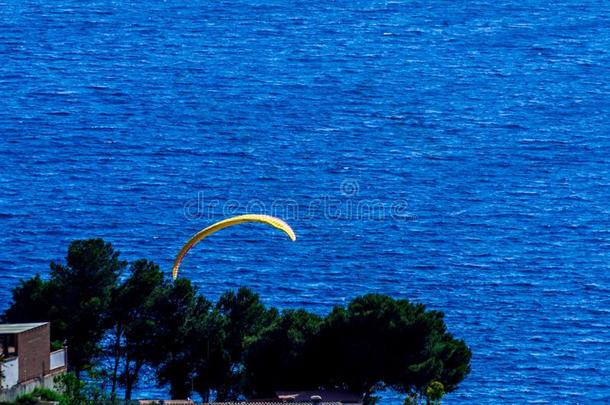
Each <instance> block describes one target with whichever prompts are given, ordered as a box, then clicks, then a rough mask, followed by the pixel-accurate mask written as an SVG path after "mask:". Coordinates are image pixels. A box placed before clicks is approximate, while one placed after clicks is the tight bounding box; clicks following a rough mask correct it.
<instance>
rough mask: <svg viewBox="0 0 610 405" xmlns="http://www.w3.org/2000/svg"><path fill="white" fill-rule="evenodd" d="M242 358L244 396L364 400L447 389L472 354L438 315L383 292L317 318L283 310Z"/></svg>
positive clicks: (466, 367) (453, 385)
mask: <svg viewBox="0 0 610 405" xmlns="http://www.w3.org/2000/svg"><path fill="white" fill-rule="evenodd" d="M246 353H247V357H246V376H247V386H248V387H249V392H248V393H251V394H254V395H256V396H258V395H262V396H265V395H269V394H271V393H273V392H274V391H276V390H278V389H283V388H284V389H286V388H288V389H293V388H294V389H311V388H312V387H326V388H347V389H349V390H352V391H354V392H359V393H363V394H364V395H365V402H369V401H371V400H372V399H373V395H374V393H375V392H376V391H378V390H380V389H385V388H391V389H393V390H396V391H399V392H403V393H405V394H414V395H415V396H418V397H422V398H425V397H426V395H427V388H428V387H429V386H430V384H431V383H432V382H433V381H438V382H439V383H442V385H443V386H444V391H446V392H451V391H453V390H455V389H456V388H457V385H458V384H459V382H461V381H462V380H463V379H464V377H465V376H466V375H467V374H468V372H469V370H470V368H469V362H470V355H471V354H470V350H469V349H468V347H467V346H466V345H465V344H464V342H463V341H461V340H456V339H454V338H453V336H452V335H451V334H449V333H448V332H447V330H446V326H445V323H444V321H443V314H442V313H441V312H438V311H427V310H426V309H425V307H424V306H423V305H421V304H412V303H410V302H409V301H407V300H395V299H393V298H391V297H388V296H385V295H366V296H363V297H359V298H356V299H355V300H354V301H352V302H351V303H350V305H349V306H348V307H347V308H335V309H334V310H333V311H332V312H331V313H330V314H329V315H328V316H327V317H326V318H325V319H323V320H322V319H320V318H318V317H315V316H313V315H311V314H309V313H307V312H304V311H288V312H286V313H285V314H283V315H282V317H281V318H280V320H279V321H277V322H275V323H274V324H273V325H272V326H271V327H270V328H268V329H266V330H264V331H263V332H262V333H261V334H260V335H259V336H258V337H257V338H255V339H253V340H252V342H251V343H250V345H249V346H248V349H247V351H246Z"/></svg>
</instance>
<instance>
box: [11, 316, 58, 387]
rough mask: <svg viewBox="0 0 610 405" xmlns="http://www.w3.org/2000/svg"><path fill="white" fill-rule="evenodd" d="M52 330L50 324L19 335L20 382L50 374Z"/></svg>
mask: <svg viewBox="0 0 610 405" xmlns="http://www.w3.org/2000/svg"><path fill="white" fill-rule="evenodd" d="M50 354H51V330H50V328H49V324H48V323H47V324H46V325H42V326H39V327H38V328H36V329H31V330H28V331H26V332H23V333H20V334H18V335H17V355H18V356H19V382H23V381H27V380H31V379H32V378H35V377H41V376H43V375H45V374H48V373H49V356H50Z"/></svg>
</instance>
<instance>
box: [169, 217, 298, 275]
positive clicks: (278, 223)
mask: <svg viewBox="0 0 610 405" xmlns="http://www.w3.org/2000/svg"><path fill="white" fill-rule="evenodd" d="M244 222H260V223H263V224H267V225H271V226H273V227H275V228H277V229H280V230H282V231H284V232H285V233H286V234H287V235H288V237H289V238H290V239H291V240H293V241H295V240H296V238H297V237H296V235H295V234H294V231H293V230H292V228H291V227H290V225H288V224H287V223H286V222H284V221H282V220H281V219H279V218H276V217H272V216H270V215H258V214H246V215H238V216H236V217H232V218H227V219H224V220H222V221H219V222H216V223H215V224H214V225H210V226H208V227H207V228H205V229H203V230H201V231H199V232H197V233H196V234H195V235H194V236H193V237H192V238H191V239H189V241H188V242H186V244H185V245H184V246H183V247H182V249H180V252H179V253H178V256H176V260H175V261H174V267H173V268H172V278H173V279H174V280H175V279H176V277H177V276H178V269H179V268H180V264H181V263H182V259H183V258H184V256H185V255H186V254H187V252H188V251H189V250H191V248H192V247H193V246H195V245H196V244H197V243H199V242H201V241H202V240H203V239H205V238H206V237H208V236H210V235H211V234H213V233H215V232H218V231H220V230H221V229H224V228H228V227H229V226H233V225H237V224H241V223H244Z"/></svg>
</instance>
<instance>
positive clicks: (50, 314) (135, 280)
mask: <svg viewBox="0 0 610 405" xmlns="http://www.w3.org/2000/svg"><path fill="white" fill-rule="evenodd" d="M126 265H127V264H126V262H124V261H122V260H120V259H119V253H118V252H116V251H115V250H114V249H113V247H112V245H111V244H109V243H105V242H104V241H103V240H101V239H89V240H79V241H74V242H72V243H71V244H70V247H69V249H68V255H67V258H66V264H56V263H52V264H51V274H50V277H49V279H48V280H45V279H43V278H42V277H41V276H39V275H36V276H35V277H33V278H31V279H29V280H26V281H22V282H21V283H20V284H19V285H18V286H17V287H16V288H15V289H14V290H13V292H12V293H13V301H12V304H11V306H10V308H8V310H7V311H6V312H5V314H4V316H3V318H4V320H5V321H8V322H16V323H18V322H36V321H51V323H52V324H51V325H52V330H51V333H52V338H53V339H54V340H55V341H59V342H62V341H64V340H66V341H67V342H68V346H69V359H70V362H69V364H70V367H71V369H72V370H73V371H74V372H75V374H74V375H72V374H70V375H69V377H66V378H67V379H66V380H65V381H63V382H62V383H63V384H64V385H65V392H67V393H69V395H72V396H73V398H72V399H71V400H73V401H76V402H74V403H75V404H86V403H87V401H93V402H92V403H95V400H93V399H92V398H94V397H95V395H94V394H93V393H87V394H84V393H83V392H84V388H83V385H82V382H81V381H79V380H78V377H79V373H80V372H81V371H85V370H87V371H91V370H92V367H93V366H97V367H98V369H101V368H103V366H100V364H102V363H97V364H96V363H95V362H96V360H98V359H99V355H100V353H101V344H100V342H102V341H104V342H105V343H106V344H107V346H106V356H107V359H108V360H110V361H109V362H107V363H104V364H110V366H109V367H107V368H105V369H104V373H106V375H108V376H109V381H110V383H111V399H112V400H114V399H116V398H115V396H116V395H115V393H116V391H117V387H118V385H121V386H122V387H124V388H125V399H127V400H129V399H130V398H131V395H132V392H133V389H134V386H135V385H136V384H137V382H138V381H139V379H140V374H141V372H142V370H143V369H144V368H145V367H146V366H149V367H150V368H151V369H152V370H154V373H155V376H156V378H157V382H158V383H159V384H160V385H168V386H169V387H170V393H171V396H172V398H186V397H188V396H190V395H191V393H192V392H193V391H196V392H197V393H199V394H200V395H201V397H202V398H203V399H204V400H205V401H207V400H209V399H210V398H211V397H212V396H214V394H215V396H216V398H217V399H218V400H233V399H237V398H238V397H240V396H243V395H246V396H255V397H264V396H269V395H272V394H273V393H274V392H275V391H276V390H280V389H315V388H322V387H324V388H345V389H349V390H352V391H355V392H359V393H362V394H363V395H365V402H366V403H373V402H374V398H375V397H374V395H375V393H376V392H377V391H379V390H381V389H386V388H389V389H393V390H396V391H398V392H402V393H404V394H405V395H406V397H407V400H406V402H409V403H418V402H421V401H422V400H427V401H440V399H441V397H442V396H443V395H444V394H445V393H449V392H452V391H454V390H455V389H457V387H458V385H459V384H460V382H461V381H462V380H463V379H464V378H465V377H466V376H467V375H468V373H469V372H470V358H471V352H470V349H469V348H468V346H467V345H466V344H465V343H464V342H463V341H462V340H459V339H456V338H454V337H453V335H452V334H451V333H449V332H448V331H447V328H446V325H445V322H444V319H443V314H442V313H441V312H439V311H431V310H427V309H426V308H425V307H424V306H423V305H421V304H415V303H411V302H409V301H407V300H400V299H393V298H391V297H389V296H386V295H380V294H371V295H365V296H362V297H358V298H356V299H354V300H353V301H352V302H351V303H350V304H349V305H348V306H347V307H346V308H343V307H336V308H334V309H333V310H332V311H331V313H330V314H328V315H327V316H326V317H320V316H317V315H314V314H311V313H309V312H306V311H305V310H288V311H284V312H283V313H282V314H279V313H278V311H277V310H276V309H273V308H267V307H265V305H264V304H263V303H262V302H261V300H260V297H259V296H258V295H257V294H255V293H254V292H252V291H251V290H249V289H247V288H240V289H239V290H238V291H236V292H234V291H230V292H227V293H225V294H223V295H222V296H221V297H220V299H219V301H218V303H217V304H216V305H213V304H212V303H211V302H209V301H208V300H206V299H205V298H204V297H203V296H201V295H199V294H198V293H197V291H196V289H195V287H194V286H193V285H192V284H191V282H190V281H189V280H186V279H183V278H181V279H178V280H176V281H175V282H170V281H169V280H167V279H166V278H165V276H164V274H163V273H162V272H161V270H160V269H159V267H158V266H157V265H156V264H154V263H153V262H150V261H148V260H144V259H142V260H138V261H136V262H134V263H132V264H131V266H130V268H129V272H128V273H127V275H126V277H125V278H124V280H123V281H121V280H120V276H121V274H122V271H123V269H124V268H125V267H126ZM104 338H106V339H105V340H104ZM89 377H90V378H95V375H94V374H92V373H89ZM67 395H68V394H64V396H67ZM96 395H97V394H96ZM95 398H99V395H98V397H95ZM79 401H80V402H79ZM70 403H71V402H70Z"/></svg>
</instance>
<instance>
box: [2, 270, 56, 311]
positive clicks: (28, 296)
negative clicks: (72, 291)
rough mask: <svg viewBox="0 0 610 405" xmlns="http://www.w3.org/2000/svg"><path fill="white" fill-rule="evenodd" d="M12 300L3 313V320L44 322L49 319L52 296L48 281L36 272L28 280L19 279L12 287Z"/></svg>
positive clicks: (52, 301)
mask: <svg viewBox="0 0 610 405" xmlns="http://www.w3.org/2000/svg"><path fill="white" fill-rule="evenodd" d="M12 293H13V301H12V305H11V306H10V308H8V309H7V310H6V312H5V313H4V316H3V319H4V321H5V322H13V323H19V322H44V321H48V320H49V309H50V308H51V307H52V306H53V305H54V297H53V292H52V290H51V288H50V287H49V282H48V281H46V280H43V279H42V277H41V276H40V275H39V274H36V275H35V276H34V277H32V278H31V279H29V280H21V281H20V282H19V285H18V286H17V287H15V288H14V289H13V292H12Z"/></svg>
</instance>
